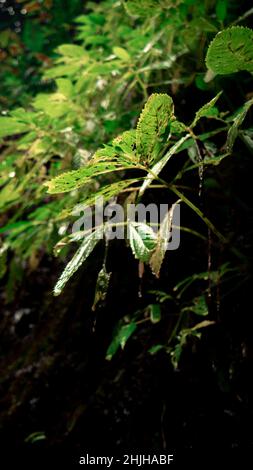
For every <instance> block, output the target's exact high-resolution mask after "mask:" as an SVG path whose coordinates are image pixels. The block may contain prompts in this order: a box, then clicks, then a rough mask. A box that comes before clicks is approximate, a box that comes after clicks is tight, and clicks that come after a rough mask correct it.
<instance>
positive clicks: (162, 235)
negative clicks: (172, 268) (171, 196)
mask: <svg viewBox="0 0 253 470" xmlns="http://www.w3.org/2000/svg"><path fill="white" fill-rule="evenodd" d="M179 202H180V201H177V202H176V203H175V204H173V205H172V206H171V208H170V210H169V212H167V214H166V216H165V217H164V219H163V221H162V223H161V225H160V230H159V232H158V235H157V244H156V247H155V250H154V251H153V253H152V256H151V258H150V261H149V265H150V267H151V270H152V272H153V274H154V275H155V276H156V277H159V276H160V270H161V267H162V263H163V260H164V257H165V254H166V251H167V246H168V242H169V238H170V234H171V228H172V221H173V214H174V210H175V207H176V204H178V203H179Z"/></svg>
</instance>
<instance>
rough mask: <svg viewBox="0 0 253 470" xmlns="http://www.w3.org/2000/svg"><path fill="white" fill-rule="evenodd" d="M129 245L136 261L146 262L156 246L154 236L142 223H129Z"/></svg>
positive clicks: (150, 229)
mask: <svg viewBox="0 0 253 470" xmlns="http://www.w3.org/2000/svg"><path fill="white" fill-rule="evenodd" d="M128 232H129V243H130V246H131V249H132V252H133V254H134V256H135V258H136V259H138V260H140V261H143V262H147V261H148V260H149V258H150V256H151V253H152V251H153V249H154V247H155V245H156V235H155V233H154V231H153V230H152V228H150V227H149V226H148V225H147V224H144V223H135V222H129V224H128Z"/></svg>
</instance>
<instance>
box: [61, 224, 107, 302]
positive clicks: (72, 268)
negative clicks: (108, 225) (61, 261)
mask: <svg viewBox="0 0 253 470" xmlns="http://www.w3.org/2000/svg"><path fill="white" fill-rule="evenodd" d="M102 237H103V227H102V228H98V229H96V230H95V231H94V232H92V233H91V234H90V235H88V236H86V237H85V238H84V240H83V242H82V244H81V246H80V247H79V248H78V250H77V252H76V253H75V255H74V256H73V258H72V259H71V260H70V262H69V263H68V264H67V266H66V268H65V269H64V271H63V273H62V274H61V276H60V278H59V280H58V282H57V284H56V285H55V287H54V295H59V294H61V292H62V290H63V289H64V287H65V285H66V283H67V282H68V281H69V279H70V278H71V277H72V276H73V274H74V273H75V272H76V271H77V270H78V269H79V268H80V266H81V265H82V264H83V263H84V262H85V260H86V259H87V258H88V256H89V255H90V254H91V253H92V251H93V250H94V248H95V246H96V245H97V243H98V242H99V240H101V238H102Z"/></svg>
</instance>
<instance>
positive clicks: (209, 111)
mask: <svg viewBox="0 0 253 470" xmlns="http://www.w3.org/2000/svg"><path fill="white" fill-rule="evenodd" d="M221 94H222V91H220V92H219V93H218V94H217V95H216V96H215V97H214V98H213V99H212V100H211V101H209V102H208V103H206V104H204V106H202V107H201V108H200V109H199V110H198V111H197V112H196V115H195V118H194V120H193V122H192V124H191V126H190V127H192V128H193V127H194V126H196V124H197V123H198V121H199V120H200V119H201V118H202V117H213V116H217V109H216V108H215V107H214V105H215V103H216V102H217V101H218V99H219V97H220V96H221Z"/></svg>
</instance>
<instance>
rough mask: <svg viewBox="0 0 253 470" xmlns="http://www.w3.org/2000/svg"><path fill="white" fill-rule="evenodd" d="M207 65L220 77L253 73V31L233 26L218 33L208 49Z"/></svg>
mask: <svg viewBox="0 0 253 470" xmlns="http://www.w3.org/2000/svg"><path fill="white" fill-rule="evenodd" d="M206 64H207V67H208V68H209V69H211V70H212V71H213V72H214V73H216V74H220V75H226V74H229V73H234V72H239V71H240V70H247V71H248V72H253V31H252V30H251V29H249V28H244V27H241V26H233V27H232V28H228V29H225V30H224V31H221V32H220V33H218V34H217V35H216V36H215V38H214V40H213V41H212V42H211V44H210V46H209V48H208V52H207V56H206Z"/></svg>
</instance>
